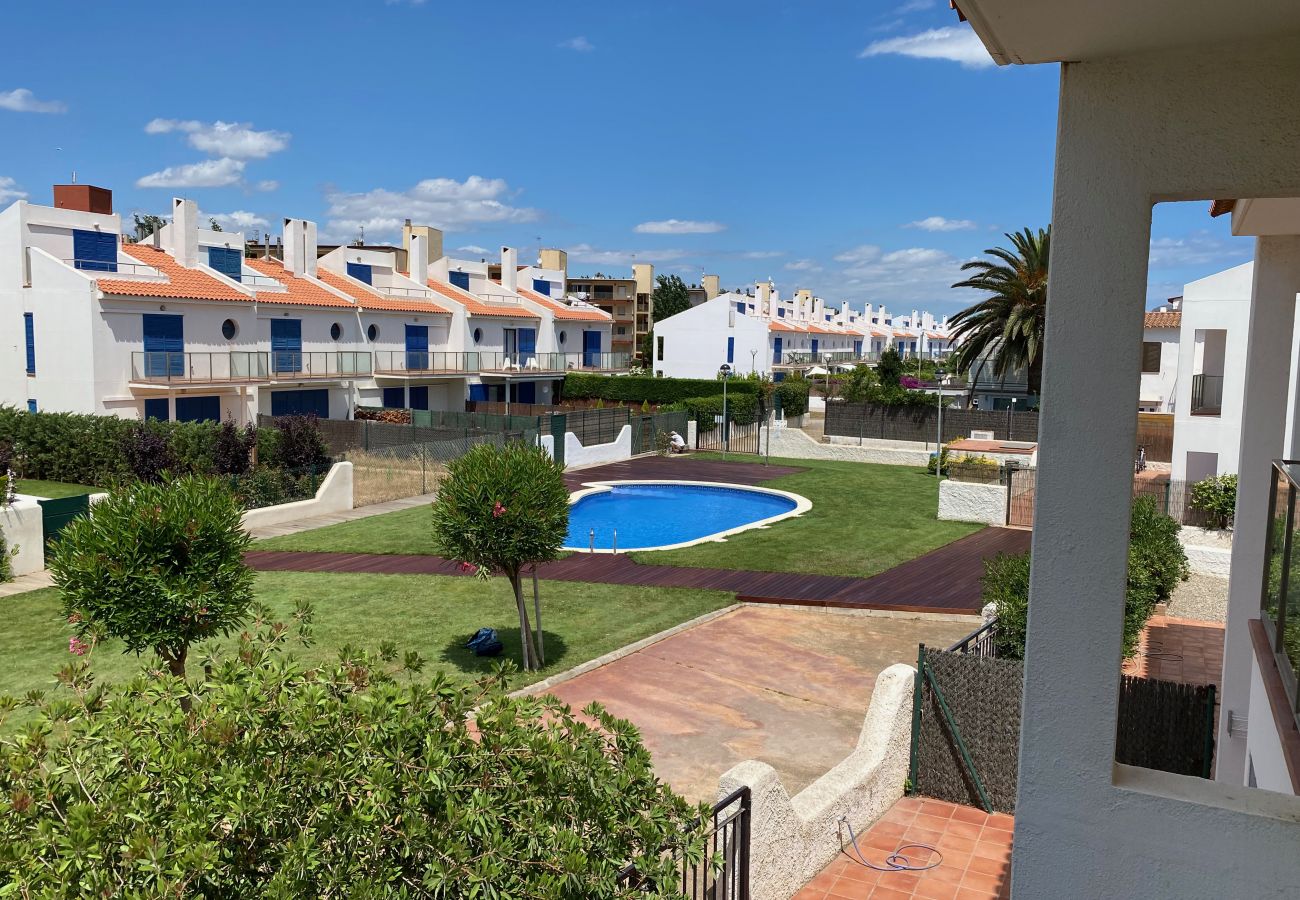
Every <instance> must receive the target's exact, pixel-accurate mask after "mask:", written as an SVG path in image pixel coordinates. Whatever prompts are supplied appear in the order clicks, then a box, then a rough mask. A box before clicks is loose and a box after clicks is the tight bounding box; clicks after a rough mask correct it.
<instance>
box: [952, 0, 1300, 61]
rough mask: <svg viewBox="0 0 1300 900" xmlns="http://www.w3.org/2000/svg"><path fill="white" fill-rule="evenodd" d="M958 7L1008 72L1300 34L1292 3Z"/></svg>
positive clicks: (965, 3) (1125, 1)
mask: <svg viewBox="0 0 1300 900" xmlns="http://www.w3.org/2000/svg"><path fill="white" fill-rule="evenodd" d="M953 7H954V8H956V9H957V10H958V13H959V15H961V16H962V17H964V18H965V19H966V20H968V21H969V22H970V25H971V27H972V28H973V29H975V33H976V34H977V35H978V36H979V39H980V40H981V41H982V42H983V43H984V46H985V47H986V48H987V49H988V51H989V55H990V56H992V57H993V61H994V62H996V63H997V64H998V65H1003V66H1005V65H1009V64H1012V63H1015V64H1031V63H1052V62H1080V61H1083V60H1090V59H1104V58H1107V57H1114V56H1130V55H1135V54H1141V53H1149V52H1154V51H1158V50H1163V49H1167V48H1174V47H1194V46H1198V45H1206V44H1220V43H1229V42H1235V41H1249V40H1252V39H1255V38H1275V37H1278V36H1280V35H1283V34H1289V33H1292V32H1295V33H1300V3H1296V2H1295V0H1250V2H1249V3H1224V2H1222V0H1139V2H1134V0H1086V2H1083V0H954V2H953Z"/></svg>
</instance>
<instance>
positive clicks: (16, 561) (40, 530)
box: [0, 494, 45, 576]
mask: <svg viewBox="0 0 1300 900" xmlns="http://www.w3.org/2000/svg"><path fill="white" fill-rule="evenodd" d="M0 532H3V534H4V537H5V544H6V550H5V552H6V553H12V552H13V550H14V548H17V549H18V552H17V554H16V555H14V556H11V557H9V564H10V568H11V569H12V570H13V573H14V575H15V576H18V575H30V574H31V573H33V572H40V571H41V570H42V569H44V568H45V517H44V515H43V514H42V510H41V505H40V504H39V503H37V502H36V499H35V498H34V497H28V496H25V495H21V494H20V495H19V496H18V498H17V499H16V500H14V502H13V505H12V506H5V507H0Z"/></svg>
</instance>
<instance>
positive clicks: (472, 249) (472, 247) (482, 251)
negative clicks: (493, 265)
mask: <svg viewBox="0 0 1300 900" xmlns="http://www.w3.org/2000/svg"><path fill="white" fill-rule="evenodd" d="M456 252H457V253H470V254H473V255H474V256H486V255H487V252H488V248H487V247H480V246H479V245H478V244H466V245H465V246H464V247H457V248H456Z"/></svg>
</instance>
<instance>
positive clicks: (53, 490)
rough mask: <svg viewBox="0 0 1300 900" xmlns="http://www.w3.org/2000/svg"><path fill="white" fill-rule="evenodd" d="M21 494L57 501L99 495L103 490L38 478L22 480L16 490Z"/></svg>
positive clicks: (19, 480)
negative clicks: (82, 495) (65, 498)
mask: <svg viewBox="0 0 1300 900" xmlns="http://www.w3.org/2000/svg"><path fill="white" fill-rule="evenodd" d="M14 490H16V491H17V492H18V493H20V494H31V495H32V496H33V497H44V498H45V499H46V500H55V499H57V498H59V497H75V496H77V495H78V494H97V493H99V492H100V491H101V490H103V488H97V487H90V486H89V485H85V484H71V483H69V482H66V481H40V480H39V479H36V478H20V479H18V484H17V486H16V487H15V488H14Z"/></svg>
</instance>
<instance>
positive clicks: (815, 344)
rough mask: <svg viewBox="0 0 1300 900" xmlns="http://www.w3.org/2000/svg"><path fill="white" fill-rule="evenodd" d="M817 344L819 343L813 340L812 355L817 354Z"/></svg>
mask: <svg viewBox="0 0 1300 900" xmlns="http://www.w3.org/2000/svg"><path fill="white" fill-rule="evenodd" d="M819 343H820V342H819V341H818V340H817V338H813V341H812V352H813V353H816V352H817V345H818V344H819Z"/></svg>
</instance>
